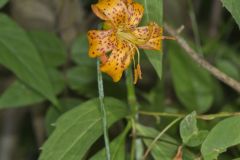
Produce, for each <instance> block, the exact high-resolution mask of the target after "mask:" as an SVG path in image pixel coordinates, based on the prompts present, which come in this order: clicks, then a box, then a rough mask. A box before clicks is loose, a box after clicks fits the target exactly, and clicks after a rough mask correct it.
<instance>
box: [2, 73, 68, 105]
mask: <svg viewBox="0 0 240 160" xmlns="http://www.w3.org/2000/svg"><path fill="white" fill-rule="evenodd" d="M49 77H50V80H51V82H52V84H53V89H54V93H55V94H59V93H60V92H61V91H62V90H63V89H64V86H65V83H64V78H63V76H62V75H61V73H60V72H58V71H57V70H50V71H49ZM44 100H46V98H45V97H44V96H42V95H41V94H39V93H38V92H36V91H35V90H33V89H32V88H30V87H28V86H27V85H25V84H24V83H22V82H21V81H19V80H17V81H15V82H13V83H12V84H11V85H10V86H9V87H8V88H7V89H6V91H5V92H4V93H3V94H2V95H1V97H0V109H3V108H16V107H26V106H29V105H32V104H35V103H39V102H42V101H44Z"/></svg>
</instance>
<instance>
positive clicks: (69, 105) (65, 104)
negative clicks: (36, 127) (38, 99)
mask: <svg viewBox="0 0 240 160" xmlns="http://www.w3.org/2000/svg"><path fill="white" fill-rule="evenodd" d="M81 103H82V101H81V100H79V99H73V98H71V99H62V100H60V104H61V106H62V110H61V111H62V112H61V113H60V112H59V111H57V110H56V108H55V107H53V106H50V107H49V109H48V111H47V115H46V117H45V126H46V129H47V133H48V135H50V134H51V133H52V132H53V131H54V129H55V124H56V121H57V119H58V118H59V117H60V116H61V115H62V114H63V113H65V112H67V111H69V110H70V109H73V108H74V107H76V106H78V105H80V104H81Z"/></svg>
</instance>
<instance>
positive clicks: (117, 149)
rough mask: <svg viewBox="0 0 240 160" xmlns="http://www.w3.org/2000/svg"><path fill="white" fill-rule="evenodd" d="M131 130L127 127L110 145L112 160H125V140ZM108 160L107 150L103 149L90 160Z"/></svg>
mask: <svg viewBox="0 0 240 160" xmlns="http://www.w3.org/2000/svg"><path fill="white" fill-rule="evenodd" d="M129 129H130V126H127V127H126V129H125V130H124V131H123V133H121V134H120V135H119V136H118V137H117V138H115V139H114V140H113V141H112V142H111V143H110V151H111V156H112V157H111V160H123V159H125V138H126V135H127V133H128V131H129ZM103 159H106V150H105V148H104V149H102V150H101V151H100V152H98V153H97V154H95V155H94V156H93V157H92V158H91V159H90V160H103Z"/></svg>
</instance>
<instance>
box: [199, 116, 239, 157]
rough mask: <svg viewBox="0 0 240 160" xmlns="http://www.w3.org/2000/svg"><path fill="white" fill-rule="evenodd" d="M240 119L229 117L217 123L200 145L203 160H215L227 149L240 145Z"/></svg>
mask: <svg viewBox="0 0 240 160" xmlns="http://www.w3.org/2000/svg"><path fill="white" fill-rule="evenodd" d="M239 128H240V117H239V116H236V117H231V118H227V119H225V120H223V121H221V122H219V123H218V124H217V125H216V126H215V127H214V128H213V129H212V130H211V131H210V133H209V134H208V136H207V138H206V139H205V141H204V142H203V144H202V147H201V152H202V155H203V158H204V160H215V159H217V157H218V155H219V154H220V153H222V152H225V151H226V150H227V148H229V147H232V146H234V145H237V144H240V130H239Z"/></svg>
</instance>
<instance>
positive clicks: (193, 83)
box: [169, 45, 215, 113]
mask: <svg viewBox="0 0 240 160" xmlns="http://www.w3.org/2000/svg"><path fill="white" fill-rule="evenodd" d="M169 49H170V50H169V58H170V63H171V64H170V65H171V73H172V78H173V84H174V88H175V92H176V94H177V97H178V98H179V100H180V101H181V103H182V104H183V105H184V106H185V107H186V108H187V109H188V110H189V111H194V110H196V111H197V112H198V113H203V112H206V111H207V110H208V109H209V108H210V107H211V105H212V103H213V100H214V88H215V86H214V83H213V82H214V81H213V79H212V77H211V76H210V74H209V73H208V72H207V71H205V70H203V69H202V68H201V67H200V66H199V65H198V64H196V63H194V62H193V61H192V60H191V59H190V58H189V57H187V55H185V54H184V53H182V50H181V48H179V47H178V46H176V45H174V46H173V45H172V46H171V47H169Z"/></svg>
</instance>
